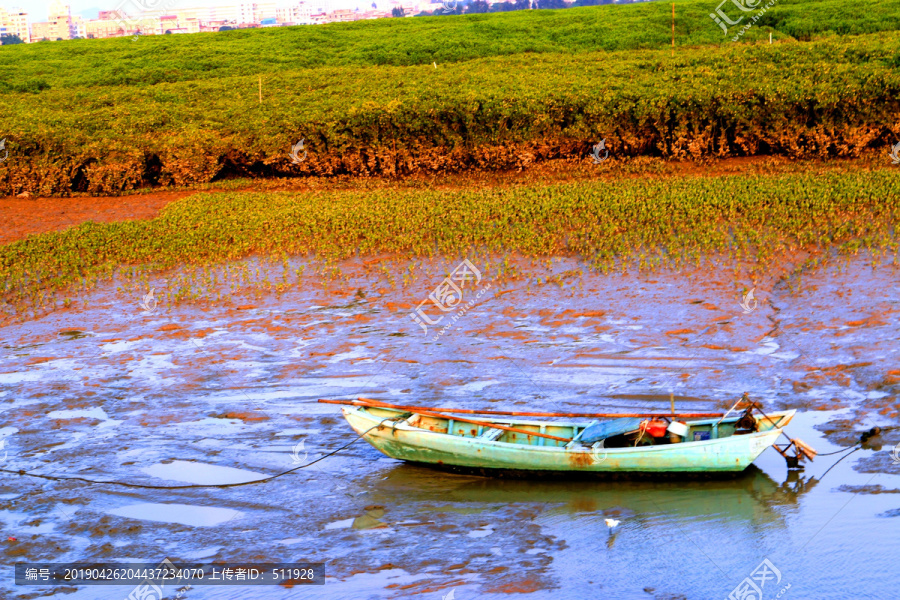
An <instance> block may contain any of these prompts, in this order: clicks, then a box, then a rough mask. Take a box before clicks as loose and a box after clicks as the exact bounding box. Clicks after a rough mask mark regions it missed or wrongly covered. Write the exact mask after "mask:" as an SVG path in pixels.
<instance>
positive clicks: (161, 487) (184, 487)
mask: <svg viewBox="0 0 900 600" xmlns="http://www.w3.org/2000/svg"><path fill="white" fill-rule="evenodd" d="M396 418H397V417H388V418H387V419H382V420H381V421H380V422H379V423H378V424H377V425H374V426H372V427H370V428H369V429H366V430H365V431H363V432H362V433H360V434H357V436H356V437H355V438H354V439H353V440H352V441H350V442H349V443H347V444H344V445H343V446H341V447H340V448H338V449H337V450H334V451H332V452H329V453H328V454H325V455H324V456H320V457H319V458H317V459H316V460H314V461H312V462H311V463H307V464H305V465H300V466H299V467H294V468H293V469H290V470H288V471H284V472H283V473H278V474H276V475H272V476H271V477H266V478H264V479H254V480H253V481H244V482H242V483H208V484H202V485H201V484H189V485H144V484H141V483H128V482H127V481H98V480H95V479H85V478H84V477H62V476H61V477H57V476H55V475H41V474H39V473H29V472H28V471H13V470H12V469H0V473H10V474H12V475H23V476H27V477H36V478H38V479H49V480H50V481H81V482H83V483H91V484H96V485H118V486H122V487H128V488H140V489H145V490H189V489H197V488H232V487H240V486H244V485H253V484H256V483H266V482H268V481H272V480H273V479H278V478H279V477H283V476H284V475H287V474H288V473H293V472H294V471H299V470H300V469H305V468H306V467H311V466H312V465H314V464H316V463H317V462H319V461H321V460H325V459H326V458H328V457H330V456H334V455H335V454H337V453H338V452H340V451H341V450H344V449H345V448H348V447H349V446H351V445H352V444H355V443H356V442H358V441H359V440H360V439H361V438H362V437H363V436H365V435H366V434H367V433H369V432H370V431H372V430H373V429H377V428H379V427H381V426H382V425H384V422H385V421H390V420H391V419H396Z"/></svg>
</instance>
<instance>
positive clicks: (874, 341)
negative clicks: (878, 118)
mask: <svg viewBox="0 0 900 600" xmlns="http://www.w3.org/2000/svg"><path fill="white" fill-rule="evenodd" d="M460 260H461V257H454V258H444V259H437V258H436V259H434V260H432V261H425V262H424V263H422V262H421V261H420V262H419V263H418V264H417V266H415V268H413V267H412V266H411V265H412V263H411V261H407V260H403V259H398V258H392V257H384V258H382V259H378V260H369V261H350V262H348V263H345V264H341V265H339V268H340V271H341V275H340V276H338V277H331V278H328V277H320V276H319V275H317V274H315V273H314V272H313V271H314V269H313V268H312V267H311V266H309V264H304V265H301V264H300V263H302V262H303V261H292V263H291V265H290V269H288V270H289V271H294V272H297V271H296V269H297V268H298V267H301V266H304V267H309V268H308V269H307V270H306V271H305V272H306V275H303V276H302V277H298V278H297V280H296V282H294V283H292V284H291V285H286V286H283V287H281V288H278V289H276V290H272V289H271V288H266V287H260V286H259V285H254V284H251V283H248V282H247V281H244V282H243V283H242V284H241V285H236V284H234V283H233V282H232V283H224V280H223V279H222V278H218V279H216V280H215V281H214V282H213V283H208V284H206V285H207V288H206V292H205V293H204V294H205V295H203V296H202V297H200V298H199V299H195V300H193V301H188V300H180V301H175V300H172V301H161V302H159V303H158V304H157V303H156V298H160V299H161V300H162V299H165V298H167V296H166V295H165V294H164V293H163V292H164V290H166V289H171V287H172V285H173V284H172V283H171V282H172V281H174V280H175V279H177V278H179V277H182V276H183V273H181V274H180V273H167V274H163V275H159V276H158V277H156V278H155V279H153V280H150V281H148V282H147V283H146V286H145V287H144V288H143V289H136V288H129V287H128V286H127V285H123V283H122V282H121V281H115V280H114V281H110V282H107V283H103V284H101V285H99V286H98V287H96V288H95V289H93V290H91V291H88V292H85V293H84V295H83V296H81V297H79V298H78V302H76V303H75V304H74V306H73V308H70V309H67V310H59V311H54V312H51V313H49V314H45V315H43V316H39V317H36V318H34V319H30V320H26V321H25V322H19V323H15V322H12V321H7V323H6V324H5V325H4V326H3V327H2V328H0V339H2V355H0V409H2V411H0V437H2V443H3V448H2V449H0V460H2V461H3V463H2V465H0V466H2V467H3V468H6V469H14V470H19V469H24V470H27V471H30V472H35V473H41V474H46V475H57V476H78V477H84V478H88V479H98V480H118V481H128V482H134V483H142V484H154V485H173V486H174V485H183V484H186V483H197V484H209V483H235V482H245V481H252V480H255V479H259V478H262V477H265V476H267V475H272V474H275V473H279V472H281V471H285V470H287V469H290V468H293V467H294V466H296V465H297V464H300V463H306V462H309V461H312V460H314V459H315V458H317V457H320V456H322V455H324V454H325V453H328V452H331V451H333V450H335V449H337V448H339V447H341V446H343V445H344V444H346V443H348V442H350V441H351V440H352V439H353V435H352V433H351V430H350V428H349V426H348V425H347V424H346V423H345V422H344V421H343V418H342V417H341V416H340V411H339V410H338V407H336V406H331V405H324V404H319V403H317V402H316V400H317V399H318V398H354V397H357V396H363V397H372V398H378V399H383V400H387V401H391V400H394V401H397V402H398V403H402V404H418V405H423V406H452V407H466V408H484V409H487V408H490V409H513V410H529V409H530V410H542V411H597V410H606V409H611V410H616V411H619V410H632V409H634V410H655V409H660V410H665V409H667V407H668V403H669V397H670V394H672V395H674V398H675V401H676V406H677V408H678V409H679V410H684V411H711V410H714V411H721V410H725V409H727V408H728V407H730V406H731V405H732V404H733V403H734V401H735V400H737V399H738V398H739V397H740V395H741V393H743V392H748V393H749V394H750V396H751V398H754V399H757V400H760V401H762V402H763V403H764V405H765V407H766V408H767V409H771V410H778V409H786V408H797V409H798V410H799V411H800V414H798V416H797V417H796V418H795V420H794V422H793V423H792V424H791V425H790V426H789V427H788V433H789V434H790V435H792V436H793V437H799V438H800V439H802V440H804V441H805V442H807V443H809V444H810V445H812V446H813V447H815V448H816V449H817V450H818V451H819V452H821V453H828V452H835V451H838V450H840V449H841V448H844V447H848V446H851V445H853V444H855V443H856V441H857V440H858V438H859V434H860V433H861V432H863V431H864V430H866V429H869V428H871V427H873V426H876V425H877V426H880V427H882V428H884V429H885V431H884V433H883V434H882V435H881V436H880V437H877V438H873V440H872V441H871V442H870V443H868V444H867V445H866V446H864V447H862V448H860V449H857V450H855V451H852V452H847V453H846V458H843V457H844V456H845V454H835V455H833V456H827V457H826V456H822V457H819V458H818V459H816V460H815V461H814V462H813V463H812V464H810V465H808V466H807V468H806V470H805V471H803V472H800V473H796V472H793V473H788V471H787V469H786V466H785V463H784V460H783V459H782V458H781V457H780V456H779V455H778V454H777V453H776V452H775V451H774V450H771V449H770V450H767V451H766V452H765V453H764V454H763V455H762V456H761V457H760V458H759V459H758V460H757V462H756V464H755V466H753V467H751V469H749V470H748V472H746V473H745V474H743V475H742V476H740V477H736V478H734V479H727V480H683V479H680V478H669V479H665V480H629V479H622V480H604V481H556V480H554V481H509V480H497V479H487V478H480V477H474V476H463V475H455V474H448V473H441V472H436V471H432V470H429V469H424V468H421V467H418V466H412V465H406V464H402V463H400V462H397V461H394V460H392V459H389V458H387V457H385V456H383V455H381V454H380V453H378V452H377V451H376V450H375V449H373V448H372V447H370V446H369V445H368V444H367V443H365V442H364V441H362V440H359V441H357V442H356V443H354V444H353V445H351V446H349V447H348V448H346V449H345V450H342V451H340V452H338V453H337V454H336V455H334V456H331V457H328V458H326V459H324V460H322V461H321V462H318V463H316V464H315V465H313V466H311V467H309V468H306V469H301V470H299V471H297V472H296V473H293V474H291V475H287V476H285V477H281V478H279V479H275V480H273V481H270V482H266V483H260V484H255V485H250V486H244V487H236V488H227V489H219V488H203V489H187V490H169V491H162V490H148V489H129V488H121V487H112V486H102V485H88V484H85V483H80V482H75V481H48V480H42V479H32V478H28V477H21V476H17V475H12V474H8V473H2V474H0V530H2V531H0V535H2V537H0V544H2V546H0V556H2V565H3V566H2V576H0V596H3V597H9V598H23V599H24V598H38V597H60V598H63V597H64V598H71V599H73V600H76V599H77V600H82V599H85V600H88V599H90V600H101V599H102V600H106V599H110V600H112V599H115V600H119V599H122V598H125V597H126V596H127V595H128V593H129V592H130V591H131V588H130V587H118V586H117V587H106V586H103V587H99V586H91V587H86V586H81V587H75V588H66V589H53V588H47V587H39V586H37V587H31V586H28V587H25V586H15V585H14V584H13V576H12V573H13V571H12V567H11V565H12V564H13V563H15V562H17V561H59V562H75V561H85V560H90V561H105V562H118V561H132V562H159V561H162V560H163V559H164V558H169V559H170V560H172V561H174V562H188V561H204V562H205V561H231V562H238V561H257V562H272V563H274V562H300V561H316V562H324V563H326V573H327V582H326V584H325V585H324V586H321V587H306V588H303V589H298V588H293V589H285V588H282V587H271V588H260V587H253V588H248V587H237V586H229V587H223V586H215V587H213V586H209V587H195V588H193V589H190V590H187V591H186V592H183V593H182V594H181V595H180V596H179V598H188V599H207V598H209V599H213V598H215V599H220V598H221V599H231V598H234V599H237V598H248V597H252V598H273V599H275V598H300V597H303V598H335V599H337V598H348V599H349V598H353V599H359V598H407V597H413V598H435V599H439V598H442V597H444V596H446V595H447V594H449V593H450V591H451V590H453V592H454V597H455V598H456V599H457V600H466V599H468V598H510V597H523V598H535V599H543V598H554V599H555V598H560V597H576V596H577V597H594V598H616V599H619V598H621V599H632V598H634V599H655V600H662V599H679V598H683V599H690V600H694V599H707V598H709V599H721V598H727V597H728V596H729V594H730V593H731V592H732V590H734V589H735V588H736V587H738V586H739V584H741V583H742V581H744V579H745V578H746V577H749V576H750V575H751V573H752V572H753V571H754V570H755V569H756V568H757V566H758V565H760V563H762V561H763V560H764V559H767V560H769V561H770V564H771V565H773V566H774V567H775V568H776V569H777V571H778V577H777V579H768V580H767V582H766V584H765V587H764V596H763V597H764V598H767V599H768V598H774V597H776V596H777V595H778V594H779V593H780V594H781V595H780V596H779V597H780V598H797V599H801V598H804V599H805V598H817V599H818V600H830V599H834V600H837V599H845V598H855V597H885V598H887V597H892V596H893V595H894V591H895V590H896V588H897V585H898V584H900V574H898V569H897V564H898V559H900V535H898V534H900V464H897V463H896V462H895V461H894V460H893V459H892V455H891V450H892V448H893V447H894V446H895V445H896V444H898V443H900V429H891V428H892V427H893V428H896V427H897V426H898V425H900V401H898V390H900V360H898V358H900V318H898V317H900V277H898V272H897V270H896V269H895V268H892V267H890V266H878V267H875V268H873V266H872V261H871V259H870V258H868V257H864V256H856V257H852V258H849V259H844V260H842V261H840V262H837V263H834V264H832V265H831V266H827V267H820V268H817V269H814V270H812V271H808V272H805V273H804V274H803V276H802V278H798V277H796V276H793V277H783V276H782V275H783V272H781V271H778V270H773V271H772V272H771V273H768V274H766V275H764V276H760V277H759V278H758V280H757V281H750V280H749V279H746V278H742V276H740V275H739V269H738V268H737V267H735V265H732V264H728V263H726V262H722V263H715V262H710V263H708V264H706V265H704V266H703V267H702V268H685V269H682V270H680V271H675V270H659V271H656V272H650V273H647V272H644V273H639V272H636V271H634V270H629V271H626V272H617V273H608V274H599V273H595V272H592V271H590V270H589V269H588V268H587V267H586V266H585V265H583V264H582V263H581V262H580V261H578V260H575V259H572V258H557V259H553V260H552V261H550V262H547V261H543V262H542V263H539V264H538V263H530V262H529V261H524V260H521V261H519V262H518V263H517V264H515V265H513V266H512V267H511V268H509V269H507V270H506V271H505V273H506V275H504V276H503V277H495V274H496V272H497V271H496V269H495V268H488V267H486V266H484V264H485V263H484V261H483V260H481V259H478V258H476V257H470V260H471V261H472V264H473V265H474V266H476V268H479V269H480V271H479V275H480V281H478V282H477V283H476V282H475V281H469V282H468V287H465V288H464V289H463V304H464V305H468V303H469V302H470V301H471V302H472V305H471V308H468V310H466V311H465V313H464V314H462V315H460V316H458V318H456V319H455V320H454V319H453V315H457V314H458V313H457V311H451V312H447V313H442V312H441V311H439V310H437V309H435V308H434V307H428V303H426V305H424V306H425V307H426V308H428V313H427V314H428V315H429V318H430V319H432V320H436V319H437V317H439V316H441V315H442V314H443V318H442V319H441V321H440V322H438V323H437V324H436V325H429V326H428V328H427V331H423V328H422V327H421V326H420V325H419V324H417V323H416V322H415V321H414V319H413V318H411V316H410V315H411V313H413V312H414V311H415V309H416V307H418V306H419V305H420V303H421V302H422V301H426V300H427V299H428V295H429V294H430V293H431V292H432V291H433V290H434V289H435V287H436V286H437V285H438V284H440V283H441V281H442V280H443V279H444V277H446V276H447V275H448V274H450V273H451V272H452V271H453V270H454V268H455V267H456V266H457V264H458V263H459V261H460ZM495 262H496V261H495ZM243 264H244V266H245V267H247V270H248V271H252V270H254V269H260V268H262V269H263V271H265V269H266V268H267V267H266V265H265V264H263V263H260V262H259V261H256V260H255V259H248V260H247V261H244V263H243ZM301 270H302V269H301ZM786 270H787V271H789V270H790V269H786ZM783 271H784V270H783ZM510 273H512V275H510ZM257 278H258V279H259V280H262V278H263V276H262V275H258V274H257ZM273 279H274V278H273ZM182 280H183V279H179V281H182ZM211 281H212V280H211ZM216 281H217V282H218V283H216ZM150 288H153V289H155V290H156V294H157V295H156V296H155V297H154V300H153V302H147V301H146V294H147V292H148V290H149V289H150ZM751 288H752V289H754V299H755V302H746V301H744V306H742V305H741V302H742V300H744V294H745V293H746V291H748V290H749V289H751ZM211 289H213V290H214V291H215V294H211V293H210V290H211ZM213 296H214V297H213ZM142 302H143V303H144V306H143V307H142V306H141V303H142ZM751 307H752V308H751ZM748 309H750V310H748ZM448 324H449V325H450V327H449V328H446V329H444V327H445V326H446V325H448ZM838 461H839V462H838ZM826 472H827V474H826ZM607 518H614V519H617V520H619V521H620V524H619V525H618V526H617V527H616V528H615V529H613V530H610V529H609V528H608V527H607V526H606V524H605V522H604V520H605V519H607ZM9 538H14V539H9ZM167 593H168V594H169V595H168V596H167V597H168V598H174V597H175V595H176V592H175V591H174V590H172V591H171V592H168V591H167Z"/></svg>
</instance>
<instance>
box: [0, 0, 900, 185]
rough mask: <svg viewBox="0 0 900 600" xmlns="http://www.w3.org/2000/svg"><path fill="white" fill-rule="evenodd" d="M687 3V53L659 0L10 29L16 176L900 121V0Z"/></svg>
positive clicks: (467, 160) (780, 149)
mask: <svg viewBox="0 0 900 600" xmlns="http://www.w3.org/2000/svg"><path fill="white" fill-rule="evenodd" d="M664 4H665V6H664ZM678 5H679V6H680V8H679V9H678V10H679V11H680V12H679V13H678V14H679V15H681V17H679V18H678V19H677V23H676V24H677V26H679V27H682V28H685V31H683V32H682V34H683V35H682V36H681V38H679V39H680V40H681V42H680V44H682V45H680V46H679V48H678V50H677V52H676V55H675V57H674V58H672V57H670V50H669V49H668V48H666V44H667V43H668V39H669V38H668V35H669V34H668V27H669V25H670V23H669V20H668V19H669V18H670V17H669V13H668V11H669V10H670V8H669V6H668V4H667V3H656V2H650V3H642V4H640V5H632V6H601V7H588V8H579V9H567V10H562V11H525V12H522V13H511V14H499V13H495V14H487V15H472V16H465V17H434V18H430V17H429V18H421V19H388V20H384V21H381V22H379V21H376V22H368V23H356V24H346V25H336V26H333V27H332V26H324V27H303V28H286V29H279V30H260V31H235V32H226V33H223V34H209V35H206V34H197V35H194V36H159V37H157V38H154V37H147V38H144V39H140V40H139V41H137V42H131V41H130V40H129V39H122V40H81V41H73V42H65V43H62V42H60V43H58V44H55V43H46V44H34V45H30V46H29V45H17V46H5V47H3V49H2V50H0V103H2V105H3V111H0V139H2V138H6V139H7V144H6V145H7V149H8V150H9V152H10V156H9V159H8V160H6V161H5V162H3V163H2V164H0V195H2V194H9V193H20V192H23V191H29V192H31V193H33V194H42V195H47V194H63V195H64V194H68V193H71V192H90V193H118V192H120V191H123V190H130V189H135V188H138V187H142V186H153V185H176V186H181V185H189V184H196V183H205V182H209V181H212V180H216V179H221V178H223V177H227V176H231V175H252V176H279V175H332V174H360V175H367V174H372V175H402V174H407V173H413V172H423V171H424V172H428V171H432V172H438V171H459V170H465V169H473V168H476V169H481V168H483V169H504V168H516V167H521V166H523V165H527V164H529V163H531V162H533V161H537V160H542V159H547V158H559V157H568V158H576V157H581V158H583V159H585V160H587V158H586V157H587V156H588V154H589V152H590V148H591V145H592V144H593V143H595V142H597V141H599V140H600V139H606V140H607V147H608V148H609V149H610V150H611V152H612V153H613V155H615V156H625V155H632V156H634V155H653V156H662V157H675V158H681V157H704V156H732V155H748V154H782V155H786V156H792V157H797V156H807V157H821V156H855V155H858V154H859V153H860V152H861V151H862V150H864V149H866V148H873V147H887V146H888V145H889V144H890V145H892V144H894V143H896V141H897V136H900V121H898V119H900V117H898V115H900V68H898V67H900V50H898V49H900V32H898V31H896V30H897V29H900V21H898V19H900V3H897V2H895V1H893V0H892V1H891V2H888V1H886V0H873V1H872V2H870V3H868V4H867V7H866V10H865V11H862V10H859V9H858V8H855V7H854V5H853V4H852V3H851V2H850V1H849V0H820V1H818V2H813V1H804V2H800V1H799V0H798V1H794V0H780V2H778V3H777V4H776V5H775V7H773V9H772V10H770V11H769V12H767V13H766V14H765V15H764V18H763V19H761V20H760V21H759V22H757V24H756V25H755V26H754V27H753V28H752V29H750V30H749V31H748V32H747V34H746V35H744V36H743V37H742V38H741V39H742V40H748V41H753V40H754V39H759V37H760V36H764V35H765V32H766V31H767V30H768V29H769V28H771V27H780V28H782V29H784V30H791V31H793V32H794V33H793V34H791V35H794V34H796V36H795V37H786V36H785V35H783V34H779V35H776V36H775V39H776V40H777V42H778V43H775V44H772V45H769V44H767V43H743V42H740V43H731V42H730V41H723V37H722V36H723V33H722V31H721V30H720V29H719V28H718V26H717V25H716V24H715V23H714V22H713V21H712V19H710V18H709V12H711V10H712V9H711V8H710V5H709V3H708V1H707V0H685V1H683V2H679V3H678ZM687 29H690V31H687ZM882 30H883V31H882ZM779 31H780V30H779ZM701 32H702V34H701ZM867 32H872V33H867ZM848 33H852V34H861V35H853V36H849V35H845V36H841V35H836V34H848ZM814 34H815V35H814ZM818 34H822V35H823V36H825V35H826V34H828V35H829V37H822V39H817V40H816V41H812V42H809V43H806V42H804V43H800V42H798V41H797V39H799V38H803V39H806V38H816V37H817V35H818ZM754 36H755V37H754ZM795 38H797V39H795ZM640 39H646V40H648V41H647V42H646V43H639V41H638V40H640ZM684 43H691V44H711V45H707V46H691V47H684V46H683V44H684ZM660 48H664V49H660ZM435 65H436V67H435ZM260 76H261V77H262V85H263V102H262V104H260V102H259V92H258V89H259V77H260ZM301 139H304V140H305V150H306V151H307V152H308V156H307V158H306V159H305V160H303V161H302V162H300V164H294V163H293V162H292V160H291V157H290V156H289V153H290V150H291V146H292V145H293V144H296V143H297V142H298V141H299V140H301Z"/></svg>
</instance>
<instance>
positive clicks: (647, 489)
mask: <svg viewBox="0 0 900 600" xmlns="http://www.w3.org/2000/svg"><path fill="white" fill-rule="evenodd" d="M373 487H374V488H375V489H374V490H373V494H375V495H377V496H378V503H388V504H390V503H392V502H393V501H394V500H393V499H394V498H396V499H397V501H399V499H402V500H403V502H429V503H430V504H432V505H433V508H429V509H428V512H440V510H442V508H441V507H443V506H444V503H446V507H445V508H444V510H447V511H450V512H453V511H457V512H467V510H468V508H467V507H466V505H467V504H471V505H472V506H473V509H472V510H478V509H484V507H485V506H488V505H492V504H497V505H510V504H519V503H522V504H527V503H537V504H541V505H553V507H552V508H549V509H548V510H547V512H546V513H545V514H546V515H548V516H550V515H553V514H559V515H563V514H569V515H574V514H582V513H605V514H610V515H622V516H628V515H629V514H631V513H635V514H646V513H657V512H665V513H666V514H667V515H669V516H671V517H678V518H682V519H684V518H687V519H694V518H696V519H703V520H706V519H721V520H726V521H737V522H742V523H752V524H757V525H759V524H763V523H773V524H775V523H781V522H782V517H781V515H780V513H779V510H778V508H777V507H779V506H785V505H788V504H790V503H791V502H793V503H796V502H797V501H798V500H799V498H798V497H797V496H796V495H794V496H793V497H792V498H790V499H788V498H786V496H785V494H784V493H783V491H782V490H781V489H780V488H779V486H778V484H777V483H776V482H775V481H773V480H772V479H771V478H770V477H769V476H768V475H767V474H766V473H765V472H763V471H762V470H761V469H758V468H757V467H756V466H754V465H751V466H750V467H749V468H748V469H747V470H746V471H745V472H743V473H741V474H739V475H738V476H736V477H730V478H728V479H704V480H697V479H686V480H683V481H679V482H678V485H677V486H675V485H672V484H671V483H670V482H667V481H654V480H652V479H646V478H642V479H634V478H627V479H621V480H616V481H605V482H603V484H602V485H598V484H597V483H596V482H595V481H590V480H576V481H572V480H566V481H562V480H558V479H541V480H530V481H525V480H521V479H486V478H481V477H478V478H469V477H462V476H460V477H458V478H447V477H442V478H435V477H434V476H433V475H432V471H431V469H428V468H422V467H419V466H417V465H409V464H398V465H397V466H396V467H395V468H393V469H391V470H390V472H388V473H387V477H386V478H384V479H383V480H379V481H378V482H373ZM423 510H424V509H423Z"/></svg>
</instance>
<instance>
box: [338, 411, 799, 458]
mask: <svg viewBox="0 0 900 600" xmlns="http://www.w3.org/2000/svg"><path fill="white" fill-rule="evenodd" d="M342 410H343V413H344V417H345V418H346V419H347V421H348V422H349V423H350V426H351V427H353V429H354V430H355V431H356V432H357V433H358V434H364V435H363V437H364V438H365V439H366V441H367V442H369V443H370V444H372V446H374V447H375V448H377V449H378V450H380V451H381V452H382V453H384V454H385V455H387V456H389V457H391V458H395V459H399V460H405V461H410V462H414V463H420V464H425V465H432V466H437V467H441V468H445V469H450V470H459V471H465V472H475V473H479V472H481V473H484V474H503V473H507V474H509V473H511V472H522V471H526V472H534V473H535V474H541V473H548V474H560V473H737V472H741V471H743V470H745V469H746V468H747V467H748V466H750V464H752V463H753V461H754V460H755V459H756V458H757V457H758V456H759V455H760V454H761V453H762V452H763V451H764V450H765V449H766V448H768V447H769V446H771V445H772V444H773V443H774V442H775V441H776V439H777V438H778V436H779V435H781V428H780V427H779V428H772V429H769V430H766V431H759V432H756V433H750V434H744V435H734V436H729V437H725V438H721V439H712V440H705V441H695V442H685V443H679V444H666V445H658V446H638V447H633V448H609V449H605V450H603V449H600V450H597V451H592V450H590V449H589V448H583V447H576V448H571V449H569V448H565V447H563V446H540V445H527V444H521V443H506V442H501V441H486V440H483V439H480V438H477V437H461V436H457V435H448V434H446V433H439V432H435V431H429V430H426V429H420V428H417V427H412V426H410V425H407V424H405V423H403V422H399V423H389V422H388V423H385V424H384V425H383V426H381V427H377V428H375V429H372V428H373V427H375V426H377V425H378V423H379V422H381V421H382V420H383V419H384V418H385V417H384V413H381V414H373V413H372V412H370V411H368V410H366V409H363V408H357V407H347V408H343V409H342ZM788 413H789V414H788ZM788 413H776V414H775V415H778V416H779V417H781V419H782V421H779V425H782V424H786V422H787V421H789V420H790V417H791V416H793V411H788ZM775 415H772V416H773V417H775ZM485 422H486V423H487V422H488V421H485ZM367 430H371V431H368V433H365V432H366V431H367Z"/></svg>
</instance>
